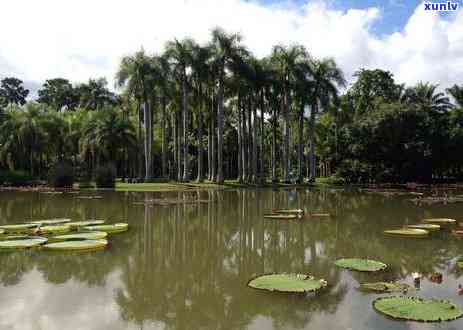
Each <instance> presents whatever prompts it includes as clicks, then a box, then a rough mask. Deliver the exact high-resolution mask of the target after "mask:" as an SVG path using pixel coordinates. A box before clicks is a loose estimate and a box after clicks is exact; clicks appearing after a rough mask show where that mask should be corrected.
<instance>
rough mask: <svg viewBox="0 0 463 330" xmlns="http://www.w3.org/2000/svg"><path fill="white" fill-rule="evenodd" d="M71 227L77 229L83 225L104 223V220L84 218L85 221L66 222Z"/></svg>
mask: <svg viewBox="0 0 463 330" xmlns="http://www.w3.org/2000/svg"><path fill="white" fill-rule="evenodd" d="M66 224H67V225H68V226H70V227H71V229H77V228H80V227H85V226H94V225H102V224H104V220H86V221H73V222H68V223H66Z"/></svg>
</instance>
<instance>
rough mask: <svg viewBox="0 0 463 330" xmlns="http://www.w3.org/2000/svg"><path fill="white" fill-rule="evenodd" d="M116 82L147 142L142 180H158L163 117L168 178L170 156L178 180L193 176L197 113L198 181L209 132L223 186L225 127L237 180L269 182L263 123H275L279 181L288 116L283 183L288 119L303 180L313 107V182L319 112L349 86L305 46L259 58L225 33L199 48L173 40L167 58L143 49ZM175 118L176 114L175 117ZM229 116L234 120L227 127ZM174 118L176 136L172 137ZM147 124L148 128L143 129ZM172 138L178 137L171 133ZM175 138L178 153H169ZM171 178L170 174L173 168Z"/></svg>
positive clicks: (211, 158) (213, 171)
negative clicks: (294, 124)
mask: <svg viewBox="0 0 463 330" xmlns="http://www.w3.org/2000/svg"><path fill="white" fill-rule="evenodd" d="M116 81H117V85H118V86H119V87H120V88H121V89H122V90H123V94H124V96H125V98H126V99H127V100H130V101H131V102H134V103H135V104H136V106H137V111H139V113H142V114H143V115H142V116H139V127H138V132H139V133H138V134H139V137H141V136H142V134H144V136H143V140H144V170H145V171H144V172H145V175H144V178H145V180H146V181H149V180H151V179H152V178H153V166H152V164H153V159H152V158H153V157H152V146H153V135H154V134H153V120H154V117H155V114H158V116H159V117H160V126H161V139H162V142H161V146H162V150H161V153H162V157H161V158H162V175H163V176H168V168H167V167H168V165H167V163H168V159H169V157H170V158H172V162H171V163H172V164H174V165H173V166H170V167H173V168H175V172H176V173H175V175H174V177H175V179H177V180H180V181H188V180H190V179H191V177H190V175H191V164H190V158H191V157H190V149H191V146H192V139H191V134H192V120H191V118H192V114H194V116H195V124H196V125H195V126H196V127H195V129H196V130H197V137H198V143H197V179H198V180H199V181H203V180H204V179H205V161H204V142H205V141H204V134H205V131H207V150H208V179H210V180H212V181H214V182H218V183H222V182H223V181H224V161H225V160H224V130H225V127H226V126H232V127H233V128H234V129H235V130H236V132H237V135H238V136H237V140H238V155H236V159H237V161H238V178H239V180H240V181H242V182H252V183H257V182H263V181H264V180H265V179H266V178H265V172H266V171H265V155H266V153H265V142H264V134H265V133H264V125H265V121H266V120H267V121H268V122H269V123H270V124H271V125H272V148H271V164H272V166H271V167H272V170H271V177H272V180H273V181H276V180H277V157H278V151H277V149H279V148H278V146H277V130H278V128H279V127H278V125H279V122H280V118H281V119H282V124H283V132H282V133H283V146H282V155H281V164H282V169H283V181H285V182H287V181H289V180H290V173H291V169H290V153H291V151H290V142H289V141H290V122H291V121H292V119H293V117H294V116H297V118H298V122H299V125H298V129H297V131H298V176H297V179H298V181H299V182H301V181H302V180H303V178H304V170H303V168H304V163H305V161H304V147H305V146H304V141H305V139H304V137H303V134H304V116H305V113H306V112H307V108H310V116H309V118H310V120H309V136H308V137H309V144H308V146H307V148H308V150H309V164H310V166H309V173H310V174H309V180H314V179H315V156H314V132H315V118H316V114H317V113H318V112H320V111H321V110H322V109H324V108H325V107H327V106H329V105H330V104H332V103H333V102H336V101H337V99H338V88H340V87H343V86H345V79H344V77H343V74H342V72H341V70H340V69H339V68H338V67H337V65H336V63H335V62H334V61H333V60H331V59H323V60H318V59H314V58H313V57H311V56H310V54H309V53H308V52H307V50H306V49H305V48H304V47H303V46H301V45H292V46H282V45H278V46H275V47H274V48H273V49H272V53H271V55H270V56H268V57H265V58H262V59H257V58H256V57H254V56H253V55H252V54H251V52H250V51H249V50H248V49H247V48H246V47H245V46H244V45H243V43H242V38H241V36H240V35H239V34H229V33H227V32H225V31H223V30H222V29H220V28H216V29H214V30H213V31H212V35H211V40H210V42H209V43H207V44H205V45H200V44H198V43H196V42H195V41H194V40H192V39H188V38H187V39H183V40H173V41H170V42H167V44H166V45H165V49H164V51H163V53H162V54H156V55H152V56H151V55H148V54H146V53H145V51H144V50H141V51H139V52H137V53H135V54H133V55H130V56H126V57H124V58H123V59H122V61H121V63H120V66H119V70H118V72H117V75H116ZM169 113H170V115H171V116H169ZM225 117H226V118H227V119H229V120H227V121H226V122H225ZM168 121H170V122H171V127H172V128H173V131H174V132H173V134H168V132H167V126H168ZM142 126H143V129H142ZM171 135H173V136H171ZM169 137H172V139H171V140H172V141H170V143H172V144H173V147H174V148H173V152H172V154H171V155H170V156H169V155H168V147H167V146H168V144H169V141H168V140H169ZM170 173H172V170H171V171H170Z"/></svg>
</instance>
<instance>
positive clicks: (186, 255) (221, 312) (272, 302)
mask: <svg viewBox="0 0 463 330" xmlns="http://www.w3.org/2000/svg"><path fill="white" fill-rule="evenodd" d="M81 195H88V194H81ZM98 195H100V196H102V197H103V198H101V199H76V198H75V197H76V195H73V194H60V195H51V194H41V193H37V192H35V193H26V192H0V224H9V223H20V222H25V221H27V220H30V219H35V220H36V219H45V218H58V217H59V218H63V217H66V218H72V219H73V220H84V219H106V220H107V221H108V222H110V223H115V222H128V223H129V225H130V230H129V231H128V232H126V233H123V234H119V235H114V236H112V237H111V238H110V246H109V248H108V249H106V250H104V251H98V252H90V253H56V252H54V253H50V252H45V251H40V250H30V251H22V252H1V253H0V329H20V330H28V329H33V330H35V329H47V330H54V329H57V330H58V329H59V330H62V329H72V330H75V329H85V330H88V329H98V330H99V329H111V330H114V329H179V330H180V329H192V330H195V329H224V330H227V329H253V330H261V329H327V330H338V329H339V330H341V329H342V330H345V329H352V330H363V329H384V330H386V329H388V330H389V329H463V319H459V320H456V321H452V322H446V323H439V324H423V323H414V322H400V321H394V320H390V319H388V318H385V317H384V316H382V315H379V314H377V313H376V312H375V311H374V310H373V308H372V302H373V300H374V299H375V298H377V297H379V296H381V295H376V294H365V293H363V292H360V291H359V290H358V289H357V288H358V286H359V283H362V282H367V281H379V280H381V281H383V280H400V281H402V282H405V283H408V284H410V285H413V279H412V273H414V272H417V273H420V274H422V275H423V279H422V280H421V286H420V290H419V291H410V292H409V293H408V295H418V296H421V297H436V298H444V299H448V300H450V301H452V302H454V303H455V304H458V305H460V306H462V307H463V296H459V295H458V286H459V284H462V285H463V270H460V269H458V267H457V266H456V261H457V260H458V259H459V258H460V257H461V258H463V239H457V238H455V237H453V236H451V235H450V234H449V232H448V231H443V232H440V233H437V234H435V235H433V236H432V237H431V238H429V239H404V238H390V237H385V236H384V235H383V234H382V231H383V230H385V229H388V228H395V227H400V226H402V225H404V224H406V223H408V224H413V223H417V222H419V220H420V219H423V218H432V217H439V218H455V219H457V220H462V221H463V204H462V203H455V204H448V205H430V206H417V205H415V204H413V203H412V202H410V201H409V200H408V199H410V198H413V196H381V195H378V194H369V193H365V192H359V191H354V190H343V189H331V188H327V189H315V190H314V189H312V190H309V189H297V190H296V189H285V190H284V189H280V190H272V189H261V190H251V189H242V190H224V191H188V192H178V193H177V192H169V193H141V192H137V193H123V192H120V193H119V192H101V193H98ZM161 198H170V199H174V200H184V199H185V200H192V199H200V200H201V202H200V203H192V202H189V203H180V202H179V203H177V204H173V205H137V204H134V202H137V201H142V200H157V199H161ZM206 201H210V202H206ZM273 208H302V209H305V210H312V211H313V212H319V213H330V214H331V215H332V216H331V218H319V219H316V218H313V219H307V220H303V221H281V220H273V219H264V218H263V217H262V215H263V214H264V213H268V212H269V211H271V210H272V209H273ZM342 257H360V258H371V259H377V260H381V261H383V262H385V263H387V264H388V265H390V268H389V270H388V271H386V272H382V273H378V274H364V273H356V272H350V271H346V270H341V269H339V268H336V267H335V266H334V264H333V262H334V261H335V260H336V259H338V258H342ZM272 272H288V273H290V272H297V273H310V274H312V275H314V276H316V277H320V278H324V279H326V280H327V281H328V283H329V286H328V287H327V288H326V290H324V291H322V292H320V293H318V294H316V295H307V296H305V295H302V296H301V295H296V296H294V295H288V294H276V293H267V292H261V291H258V290H254V289H250V288H248V287H247V286H246V283H247V281H248V280H249V279H250V278H252V277H254V276H256V275H258V274H263V273H272ZM433 272H440V273H442V274H443V281H442V283H440V284H439V283H434V282H432V281H431V280H430V277H431V276H430V275H431V274H432V273H433Z"/></svg>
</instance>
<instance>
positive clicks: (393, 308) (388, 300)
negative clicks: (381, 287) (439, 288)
mask: <svg viewBox="0 0 463 330" xmlns="http://www.w3.org/2000/svg"><path fill="white" fill-rule="evenodd" d="M373 307H374V308H375V310H376V311H378V312H380V313H382V314H385V315H387V316H389V317H392V318H394V319H398V320H409V321H420V322H440V321H451V320H455V319H457V318H459V317H461V316H463V311H462V310H461V309H460V308H458V307H457V306H456V305H454V304H452V303H450V302H449V301H445V300H436V299H422V298H418V297H381V298H378V299H376V300H375V301H374V302H373Z"/></svg>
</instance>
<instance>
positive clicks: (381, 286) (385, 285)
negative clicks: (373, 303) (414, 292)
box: [360, 282, 410, 293]
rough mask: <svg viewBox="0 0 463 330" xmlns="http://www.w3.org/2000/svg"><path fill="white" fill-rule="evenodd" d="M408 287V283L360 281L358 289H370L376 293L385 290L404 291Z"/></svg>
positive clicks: (385, 291)
mask: <svg viewBox="0 0 463 330" xmlns="http://www.w3.org/2000/svg"><path fill="white" fill-rule="evenodd" d="M409 288H410V286H409V285H408V284H405V283H398V282H395V283H393V282H376V283H362V284H360V289H361V290H363V291H372V292H376V293H387V292H404V291H407V290H408V289H409Z"/></svg>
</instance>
